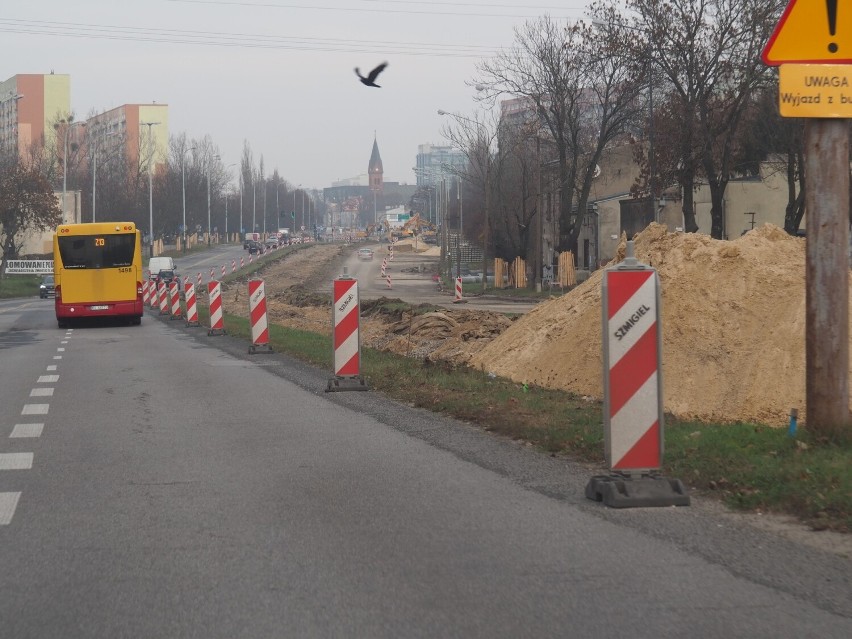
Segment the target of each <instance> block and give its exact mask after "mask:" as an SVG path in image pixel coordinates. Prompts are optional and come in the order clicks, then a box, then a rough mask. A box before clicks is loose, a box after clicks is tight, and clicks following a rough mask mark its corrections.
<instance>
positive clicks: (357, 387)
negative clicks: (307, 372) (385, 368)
mask: <svg viewBox="0 0 852 639" xmlns="http://www.w3.org/2000/svg"><path fill="white" fill-rule="evenodd" d="M365 390H370V389H369V387H368V386H367V382H365V381H364V378H362V377H332V378H331V379H330V380H328V387H327V388H326V389H325V392H326V393H334V392H337V391H365Z"/></svg>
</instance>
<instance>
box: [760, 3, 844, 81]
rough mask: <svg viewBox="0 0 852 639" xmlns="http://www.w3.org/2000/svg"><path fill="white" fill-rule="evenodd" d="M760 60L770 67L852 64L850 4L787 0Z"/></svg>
mask: <svg viewBox="0 0 852 639" xmlns="http://www.w3.org/2000/svg"><path fill="white" fill-rule="evenodd" d="M762 57H763V62H764V63H765V64H768V65H770V66H778V65H779V64H783V63H785V62H800V63H808V62H811V63H815V64H852V2H850V0H790V3H789V4H788V5H787V8H786V9H785V10H784V13H783V15H782V16H781V19H780V20H779V21H778V26H777V27H775V31H773V33H772V36H771V37H770V38H769V41H768V42H767V43H766V46H765V47H764V48H763V56H762Z"/></svg>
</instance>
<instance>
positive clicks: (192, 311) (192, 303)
mask: <svg viewBox="0 0 852 639" xmlns="http://www.w3.org/2000/svg"><path fill="white" fill-rule="evenodd" d="M183 286H184V297H186V326H201V323H200V322H199V321H198V300H197V299H196V298H195V285H194V284H193V283H192V282H190V281H189V279H187V280H186V282H184V285H183Z"/></svg>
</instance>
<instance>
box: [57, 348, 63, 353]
mask: <svg viewBox="0 0 852 639" xmlns="http://www.w3.org/2000/svg"><path fill="white" fill-rule="evenodd" d="M56 352H57V353H64V352H65V349H64V348H57V349H56Z"/></svg>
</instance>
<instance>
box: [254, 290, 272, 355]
mask: <svg viewBox="0 0 852 639" xmlns="http://www.w3.org/2000/svg"><path fill="white" fill-rule="evenodd" d="M248 291H249V321H250V322H251V346H249V350H248V352H249V355H254V354H255V353H271V352H272V347H271V346H270V345H269V322H268V321H267V317H266V287H265V286H264V283H263V280H249V283H248Z"/></svg>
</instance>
